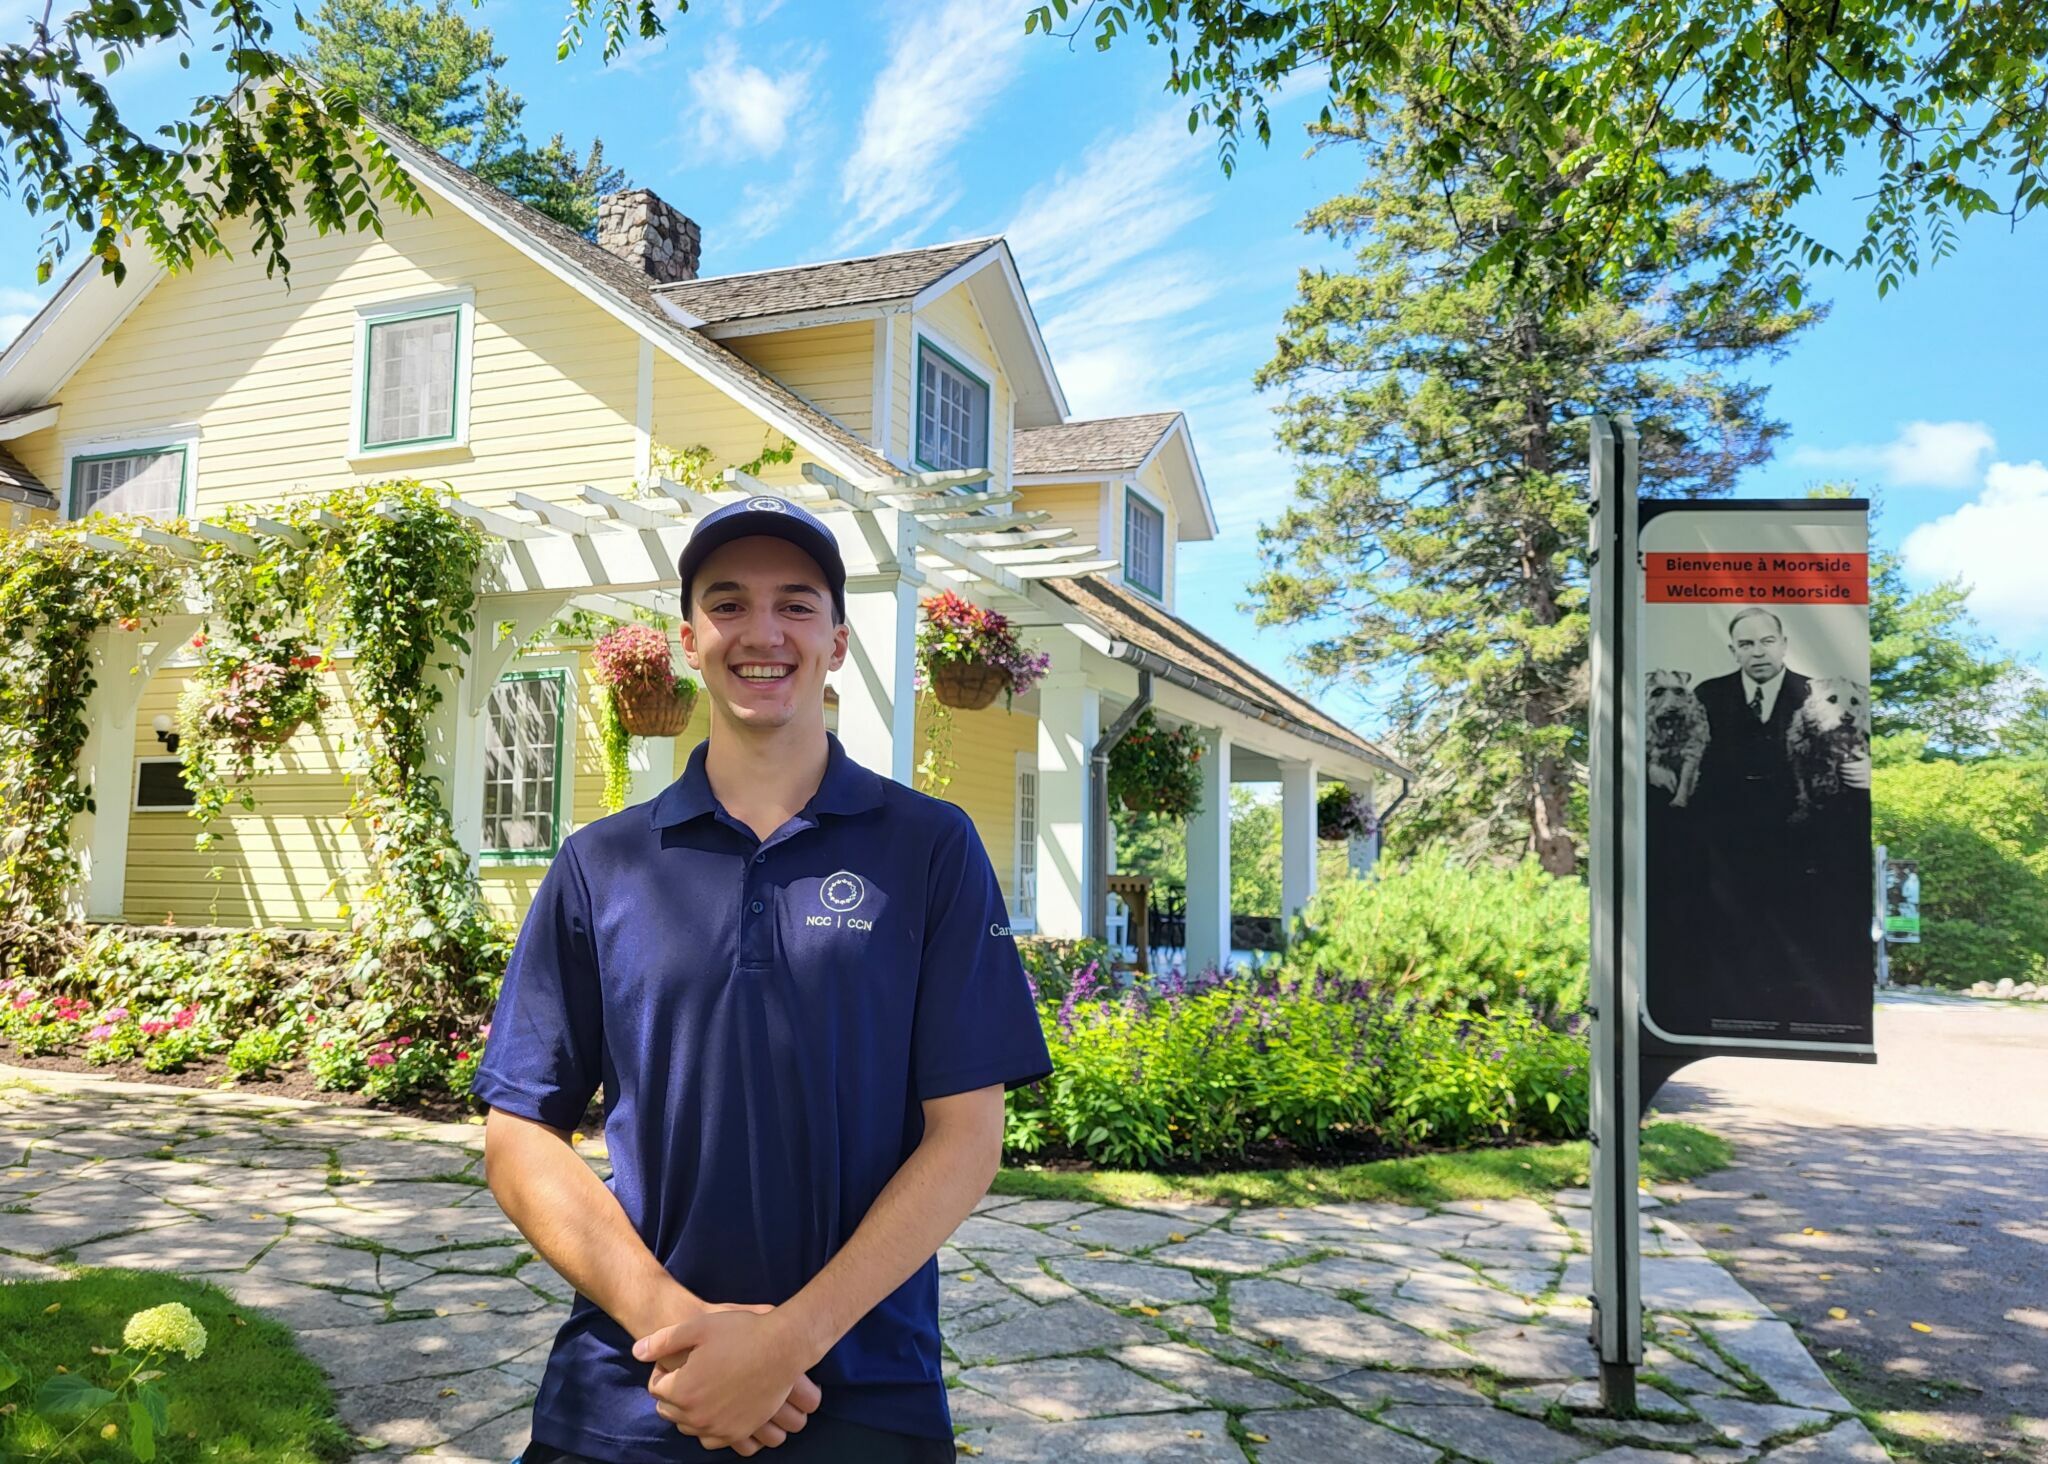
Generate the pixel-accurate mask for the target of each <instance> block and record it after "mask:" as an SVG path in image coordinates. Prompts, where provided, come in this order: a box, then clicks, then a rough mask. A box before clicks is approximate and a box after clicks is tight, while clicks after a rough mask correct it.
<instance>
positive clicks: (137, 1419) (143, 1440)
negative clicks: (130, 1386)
mask: <svg viewBox="0 0 2048 1464" xmlns="http://www.w3.org/2000/svg"><path fill="white" fill-rule="evenodd" d="M128 1427H129V1429H130V1430H131V1431H132V1432H133V1435H134V1436H133V1437H132V1438H130V1439H129V1441H128V1447H129V1448H131V1449H133V1450H134V1451H135V1457H136V1458H138V1459H140V1460H141V1461H142V1464H149V1461H150V1460H152V1459H154V1458H155V1457H156V1428H155V1426H154V1424H153V1422H152V1420H151V1419H150V1416H149V1410H148V1409H147V1408H145V1407H143V1406H142V1400H141V1399H139V1398H130V1399H129V1400H128Z"/></svg>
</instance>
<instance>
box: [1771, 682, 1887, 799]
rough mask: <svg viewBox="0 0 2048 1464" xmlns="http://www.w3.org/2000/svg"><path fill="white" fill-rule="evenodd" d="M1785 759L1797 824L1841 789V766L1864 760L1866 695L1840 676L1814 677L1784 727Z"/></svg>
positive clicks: (1867, 717) (1866, 752)
mask: <svg viewBox="0 0 2048 1464" xmlns="http://www.w3.org/2000/svg"><path fill="white" fill-rule="evenodd" d="M1785 755H1786V757H1787V759H1788V760H1789V761H1790V763H1791V765H1792V782H1793V786H1794V788H1795V789H1796V791H1797V793H1798V799H1799V802H1798V806H1797V807H1795V808H1794V809H1793V812H1792V821H1793V822H1794V823H1800V822H1803V821H1804V820H1805V819H1807V818H1808V817H1810V816H1811V815H1812V813H1813V811H1814V809H1815V807H1816V806H1818V805H1819V804H1820V803H1821V802H1823V801H1824V800H1826V799H1829V798H1832V797H1834V796H1835V795H1836V794H1837V793H1840V792H1841V791H1842V764H1844V763H1846V762H1850V761H1852V760H1853V759H1856V758H1860V757H1868V756H1870V693H1869V692H1868V691H1867V690H1866V689H1865V688H1864V687H1863V685H1862V684H1861V683H1859V682H1855V681H1851V680H1849V678H1847V677H1846V676H1822V677H1818V678H1816V679H1815V680H1814V681H1813V683H1812V684H1811V685H1810V686H1809V687H1808V688H1807V692H1806V700H1805V701H1804V702H1803V703H1801V704H1800V706H1798V707H1797V708H1796V709H1795V710H1794V711H1793V713H1792V721H1791V723H1790V725H1788V726H1787V727H1786V728H1785Z"/></svg>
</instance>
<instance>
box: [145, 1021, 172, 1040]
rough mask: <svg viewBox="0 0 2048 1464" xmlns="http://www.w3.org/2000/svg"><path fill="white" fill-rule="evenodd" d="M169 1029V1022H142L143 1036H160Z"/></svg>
mask: <svg viewBox="0 0 2048 1464" xmlns="http://www.w3.org/2000/svg"><path fill="white" fill-rule="evenodd" d="M170 1030H171V1024H170V1023H169V1022H144V1023H143V1024H142V1035H143V1036H145V1037H161V1036H163V1034H164V1033H166V1032H168V1031H170Z"/></svg>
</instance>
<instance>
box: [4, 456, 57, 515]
mask: <svg viewBox="0 0 2048 1464" xmlns="http://www.w3.org/2000/svg"><path fill="white" fill-rule="evenodd" d="M0 503H26V504H29V505H30V506H32V507H35V508H55V507H56V506H57V495H56V494H54V493H52V492H51V491H50V490H49V489H47V488H45V487H44V486H43V485H42V481H41V480H40V479H38V478H37V477H36V475H35V474H34V473H31V472H30V471H29V470H28V469H27V468H25V467H23V466H22V465H21V460H20V459H19V458H17V457H16V456H15V455H14V454H13V453H11V452H9V451H8V450H7V449H6V448H4V447H0Z"/></svg>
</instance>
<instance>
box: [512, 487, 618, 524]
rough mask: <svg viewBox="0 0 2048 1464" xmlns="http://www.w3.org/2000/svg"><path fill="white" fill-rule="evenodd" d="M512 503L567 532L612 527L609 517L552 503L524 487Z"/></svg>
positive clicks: (513, 497) (513, 496) (514, 496)
mask: <svg viewBox="0 0 2048 1464" xmlns="http://www.w3.org/2000/svg"><path fill="white" fill-rule="evenodd" d="M512 505H513V507H515V508H523V509H525V510H526V511H527V512H528V513H530V514H532V515H533V516H534V517H535V518H537V519H539V520H540V521H541V522H542V523H544V524H546V525H547V526H548V527H549V528H554V529H560V530H561V531H562V532H563V533H565V534H579V535H581V534H590V533H593V532H595V531H596V530H598V529H600V528H602V529H606V530H609V529H610V528H611V521H610V520H609V519H601V518H595V517H593V516H592V515H590V514H587V513H578V512H576V510H575V509H573V508H568V507H565V506H564V505H562V504H559V503H551V502H549V501H548V500H547V499H545V498H539V497H536V496H535V495H534V494H531V493H528V492H526V491H524V490H523V489H522V490H521V491H519V492H516V493H514V494H513V495H512Z"/></svg>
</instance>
